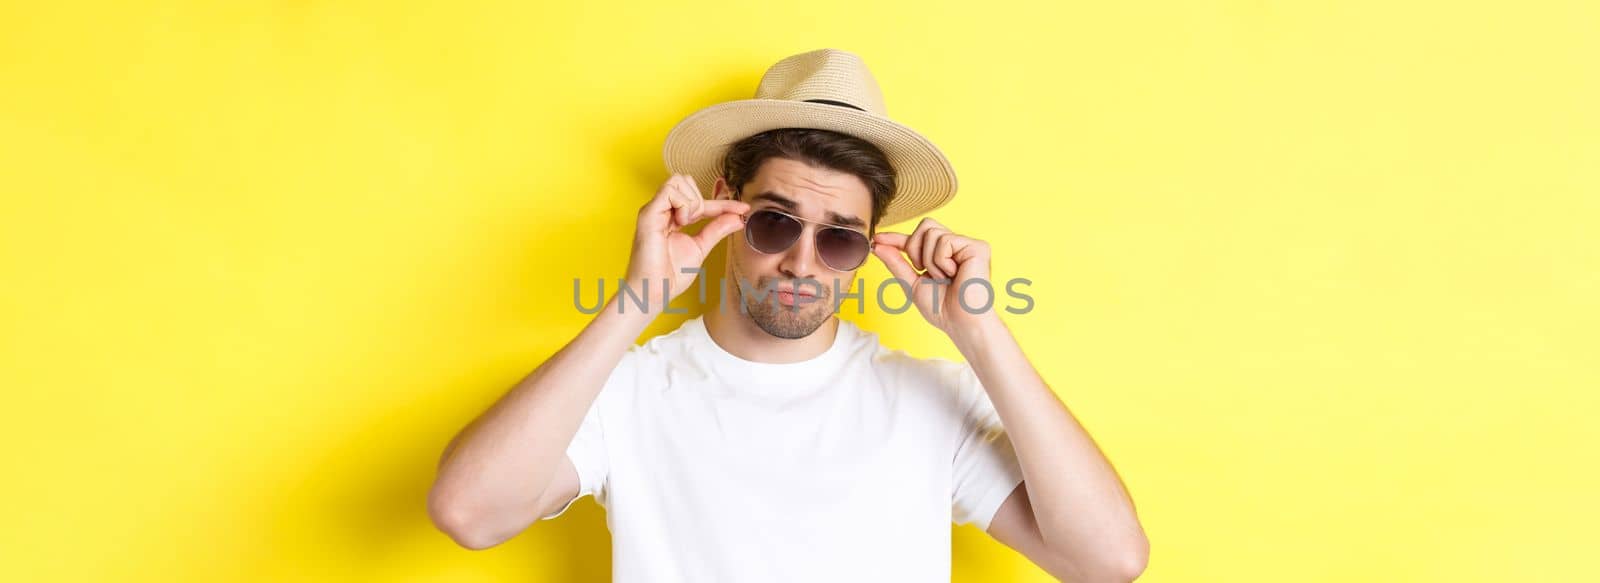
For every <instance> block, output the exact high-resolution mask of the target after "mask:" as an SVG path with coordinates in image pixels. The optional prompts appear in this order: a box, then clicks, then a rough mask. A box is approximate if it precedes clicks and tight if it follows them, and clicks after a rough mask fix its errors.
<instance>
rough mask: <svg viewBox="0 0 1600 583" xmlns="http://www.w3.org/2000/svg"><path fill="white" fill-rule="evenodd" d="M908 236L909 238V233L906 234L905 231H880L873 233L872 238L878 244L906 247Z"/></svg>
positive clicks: (899, 247)
mask: <svg viewBox="0 0 1600 583" xmlns="http://www.w3.org/2000/svg"><path fill="white" fill-rule="evenodd" d="M909 238H910V235H907V234H905V233H895V232H890V231H884V232H882V233H878V234H877V235H873V236H872V240H873V241H874V242H876V243H877V244H879V245H888V246H890V247H894V248H896V249H905V248H906V239H909Z"/></svg>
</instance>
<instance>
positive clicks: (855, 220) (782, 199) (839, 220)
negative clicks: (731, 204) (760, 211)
mask: <svg viewBox="0 0 1600 583" xmlns="http://www.w3.org/2000/svg"><path fill="white" fill-rule="evenodd" d="M762 200H765V201H769V202H772V203H773V204H776V205H778V206H781V207H783V209H784V210H786V211H789V212H797V211H799V209H800V203H797V202H795V201H794V199H791V198H789V197H787V196H784V195H781V194H778V193H776V192H763V193H761V194H758V195H755V196H753V197H750V202H751V203H755V202H756V201H762ZM827 215H828V222H830V223H833V224H835V225H838V226H841V227H857V228H865V227H866V226H867V222H866V221H863V220H861V219H860V218H859V217H856V216H854V215H841V214H839V213H836V212H833V211H827Z"/></svg>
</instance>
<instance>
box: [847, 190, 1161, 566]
mask: <svg viewBox="0 0 1600 583" xmlns="http://www.w3.org/2000/svg"><path fill="white" fill-rule="evenodd" d="M875 241H876V242H877V243H878V246H877V247H876V248H875V249H874V252H875V253H876V254H877V255H878V258H879V259H882V260H883V262H884V264H885V265H886V266H888V268H889V271H890V272H891V273H893V274H894V275H895V277H897V278H899V279H901V280H904V281H908V282H916V283H915V285H914V286H913V290H912V291H913V295H914V297H915V300H916V304H917V308H918V310H919V311H921V312H922V315H923V317H924V318H926V319H927V320H928V322H929V323H931V324H933V325H935V326H937V327H938V328H939V329H940V330H942V331H943V332H944V333H945V334H946V335H948V336H949V337H950V339H951V341H952V342H954V343H955V345H956V348H958V349H959V350H960V351H961V354H962V355H963V356H965V357H966V359H967V362H968V363H969V364H970V365H971V366H972V370H973V372H974V373H976V374H977V376H978V380H979V381H980V383H981V384H982V385H983V388H984V391H986V392H987V393H988V396H989V399H990V401H992V402H993V404H994V408H995V413H997V414H998V415H999V417H1000V422H1001V424H1002V425H1004V426H1005V428H1006V434H1007V435H1008V436H1009V437H1010V439H1011V444H1012V445H1013V446H1014V447H1015V449H1016V452H1017V459H1018V461H1019V462H1020V464H1021V466H1022V475H1023V484H1022V485H1021V486H1018V487H1017V488H1016V490H1015V491H1014V492H1013V493H1012V494H1011V496H1010V497H1008V498H1007V499H1006V501H1005V502H1003V503H1002V504H1001V506H1000V509H999V510H998V511H996V515H995V517H994V518H993V519H992V520H991V521H990V523H989V533H990V534H991V535H993V536H994V537H995V539H996V540H999V541H1001V542H1003V543H1005V544H1007V545H1009V546H1011V547H1012V548H1015V549H1017V550H1018V551H1020V552H1022V553H1023V554H1024V555H1025V556H1027V557H1028V559H1029V560H1031V561H1033V562H1034V563H1035V564H1037V565H1039V566H1040V567H1042V568H1044V569H1045V570H1046V571H1048V572H1050V574H1052V575H1055V576H1056V577H1057V578H1060V579H1063V580H1067V581H1075V582H1080V581H1081V582H1099V581H1129V580H1132V579H1134V578H1135V577H1138V576H1139V574H1140V573H1141V572H1143V570H1144V568H1145V564H1146V562H1147V559H1148V557H1149V547H1150V545H1149V541H1148V540H1147V539H1146V538H1145V534H1144V529H1143V527H1142V526H1140V524H1139V519H1138V516H1137V515H1136V514H1135V513H1134V508H1133V500H1132V498H1131V497H1130V496H1129V495H1128V491H1127V489H1126V488H1124V486H1123V484H1122V480H1121V478H1120V477H1119V476H1117V473H1116V471H1115V470H1113V469H1112V467H1111V463H1110V462H1109V461H1108V460H1106V458H1105V456H1104V455H1102V454H1101V453H1100V449H1099V448H1098V447H1097V446H1096V445H1095V443H1094V440H1093V439H1091V438H1090V437H1089V434H1088V432H1087V431H1085V430H1084V428H1083V426H1082V425H1080V424H1079V423H1078V421H1077V419H1076V418H1074V417H1073V416H1072V413H1071V412H1069V411H1068V410H1067V407H1066V405H1065V404H1063V403H1062V402H1061V399H1059V398H1057V397H1056V395H1055V393H1054V392H1052V391H1051V390H1050V387H1049V386H1047V385H1046V384H1045V382H1044V380H1043V379H1042V378H1040V376H1039V373H1038V371H1037V370H1036V369H1035V368H1034V367H1033V363H1032V362H1030V361H1029V360H1028V358H1027V356H1026V355H1024V354H1023V352H1022V347H1021V346H1019V345H1018V343H1017V341H1016V338H1015V337H1014V336H1012V334H1011V331H1010V330H1009V329H1007V328H1006V326H1005V323H1004V322H1002V321H1001V320H1000V316H999V315H998V314H996V313H995V311H994V310H993V309H992V308H993V304H992V303H990V302H992V301H993V299H994V298H993V296H992V295H988V296H986V295H985V292H984V286H979V285H972V286H966V285H964V284H965V283H967V282H975V281H978V280H982V281H987V280H988V278H989V261H990V251H989V245H988V243H985V242H983V241H980V240H977V239H972V238H968V237H963V236H961V235H957V234H955V233H952V232H950V230H949V229H946V228H945V227H944V225H941V224H939V223H938V222H937V221H934V220H933V219H931V218H927V219H923V221H922V222H921V223H919V224H918V225H917V228H916V230H914V231H913V232H912V233H911V234H910V235H906V234H901V233H887V232H884V233H878V234H877V235H876V239H875ZM902 253H904V254H905V255H906V256H907V257H909V258H910V259H909V261H908V260H907V258H906V257H902V256H901V254H902ZM915 270H924V271H925V273H920V274H919V273H917V271H915ZM919 276H920V277H919ZM934 280H942V281H945V282H948V283H949V287H948V288H946V289H947V290H950V291H948V292H947V293H944V294H938V293H936V291H935V290H936V289H937V287H936V285H934V284H932V283H930V282H931V281H934ZM988 289H989V293H991V294H992V291H993V288H992V287H990V288H988ZM983 306H987V307H988V309H978V308H979V307H983Z"/></svg>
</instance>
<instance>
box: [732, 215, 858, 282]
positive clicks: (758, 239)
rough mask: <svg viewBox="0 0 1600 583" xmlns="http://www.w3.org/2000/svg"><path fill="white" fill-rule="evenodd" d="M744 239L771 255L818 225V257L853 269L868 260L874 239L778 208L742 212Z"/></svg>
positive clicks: (840, 268) (842, 268)
mask: <svg viewBox="0 0 1600 583" xmlns="http://www.w3.org/2000/svg"><path fill="white" fill-rule="evenodd" d="M741 218H743V219H744V240H745V242H746V243H749V244H750V248H751V249H755V250H756V251H759V252H761V253H765V254H768V255H771V254H774V253H782V252H784V251H785V250H787V249H788V248H789V247H792V246H794V243H795V241H799V240H800V235H802V234H804V233H805V228H806V226H805V224H806V223H812V224H815V225H817V229H816V233H815V237H816V238H817V239H816V243H817V245H816V247H817V258H818V259H821V260H822V264H823V265H827V266H828V268H829V269H832V270H834V271H853V270H855V269H856V268H857V267H861V265H862V264H864V263H866V262H867V255H870V254H871V253H872V239H870V238H868V237H867V234H866V233H863V232H861V231H857V230H855V229H851V228H849V227H841V226H839V225H832V224H828V223H823V222H818V221H813V220H809V219H802V218H800V217H797V216H794V215H791V214H789V213H786V212H782V211H778V210H774V209H761V210H758V211H754V212H751V213H747V214H745V215H742V217H741Z"/></svg>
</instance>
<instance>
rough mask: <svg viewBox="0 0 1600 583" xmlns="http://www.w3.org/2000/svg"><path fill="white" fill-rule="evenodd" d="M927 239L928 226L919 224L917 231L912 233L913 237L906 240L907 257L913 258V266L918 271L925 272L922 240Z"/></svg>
mask: <svg viewBox="0 0 1600 583" xmlns="http://www.w3.org/2000/svg"><path fill="white" fill-rule="evenodd" d="M927 237H928V229H927V227H926V225H925V224H922V223H919V224H918V225H917V228H916V230H913V231H911V236H910V237H907V238H906V256H908V257H910V258H911V266H912V267H915V268H917V271H925V269H924V267H923V266H922V240H923V239H926V238H927Z"/></svg>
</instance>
